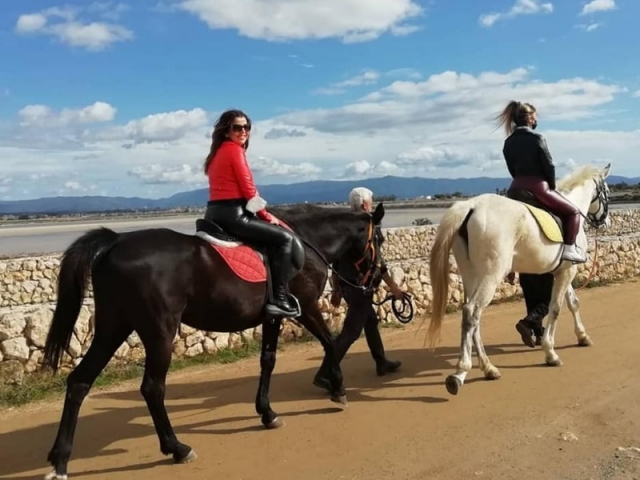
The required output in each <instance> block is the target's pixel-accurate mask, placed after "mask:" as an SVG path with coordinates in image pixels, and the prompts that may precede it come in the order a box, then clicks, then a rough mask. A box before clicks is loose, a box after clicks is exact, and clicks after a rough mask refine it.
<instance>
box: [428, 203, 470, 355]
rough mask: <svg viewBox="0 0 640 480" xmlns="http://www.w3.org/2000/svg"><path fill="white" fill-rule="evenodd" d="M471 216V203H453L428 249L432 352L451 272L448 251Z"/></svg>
mask: <svg viewBox="0 0 640 480" xmlns="http://www.w3.org/2000/svg"><path fill="white" fill-rule="evenodd" d="M472 213H473V204H472V203H471V202H469V201H464V202H457V203H455V204H453V205H452V206H451V207H450V208H449V210H447V212H446V213H445V214H444V216H443V217H442V219H441V220H440V225H439V226H438V230H437V232H436V238H435V241H434V242H433V247H432V248H431V255H430V258H429V276H430V277H431V289H432V292H433V300H432V302H431V322H430V323H429V329H428V330H427V337H426V340H427V342H428V343H429V346H430V348H431V349H433V348H434V347H435V344H436V342H437V341H439V340H440V328H441V327H442V319H443V318H444V315H445V313H446V311H447V303H448V300H449V271H450V267H449V252H450V251H451V247H452V246H453V241H454V240H455V237H456V235H457V234H458V233H459V232H460V227H462V226H463V225H464V224H465V223H466V222H467V220H468V219H469V217H470V216H471V214H472ZM436 336H437V338H436Z"/></svg>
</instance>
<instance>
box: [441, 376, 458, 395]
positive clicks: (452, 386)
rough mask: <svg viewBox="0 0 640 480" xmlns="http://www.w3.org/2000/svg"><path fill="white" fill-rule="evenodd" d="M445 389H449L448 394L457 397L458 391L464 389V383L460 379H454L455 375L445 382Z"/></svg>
mask: <svg viewBox="0 0 640 480" xmlns="http://www.w3.org/2000/svg"><path fill="white" fill-rule="evenodd" d="M444 385H445V387H447V392H449V393H450V394H451V395H457V394H458V390H459V389H460V387H462V382H461V381H460V379H459V378H458V377H454V376H453V375H449V376H448V377H447V379H446V380H445V382H444Z"/></svg>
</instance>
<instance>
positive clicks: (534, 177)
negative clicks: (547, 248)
mask: <svg viewBox="0 0 640 480" xmlns="http://www.w3.org/2000/svg"><path fill="white" fill-rule="evenodd" d="M498 118H499V120H500V124H503V125H504V126H505V130H506V132H507V135H508V137H507V139H506V140H505V141H504V148H503V150H502V153H503V155H504V158H505V161H506V163H507V168H508V169H509V173H510V174H511V177H512V178H513V181H512V182H511V185H510V187H509V190H510V191H515V190H528V191H529V192H531V194H532V195H533V196H534V197H535V198H536V199H537V200H538V202H540V203H541V204H542V205H544V206H545V207H546V208H547V209H548V210H549V211H551V212H552V213H555V214H556V215H558V216H559V217H561V218H562V222H563V226H564V232H563V233H564V235H563V237H564V244H565V245H564V251H563V253H562V258H563V260H568V261H570V262H573V263H584V262H586V261H587V255H586V254H585V252H583V251H582V250H581V249H579V248H578V247H577V246H576V244H575V242H576V237H577V236H578V231H579V228H580V211H579V210H578V209H577V208H576V206H575V205H574V204H573V203H571V202H570V201H569V200H567V199H566V198H565V197H564V196H562V195H561V194H560V193H558V192H557V191H556V189H555V188H556V171H555V166H554V165H553V159H552V158H551V153H549V149H548V148H547V142H546V141H545V139H544V137H543V136H542V135H540V134H539V133H536V132H534V130H535V128H536V126H537V125H538V119H537V112H536V109H535V107H533V105H531V104H530V103H520V102H515V101H512V102H510V103H509V104H508V105H507V106H506V107H505V109H504V110H503V112H502V113H501V114H500V115H499V117H498ZM507 196H510V195H509V192H507Z"/></svg>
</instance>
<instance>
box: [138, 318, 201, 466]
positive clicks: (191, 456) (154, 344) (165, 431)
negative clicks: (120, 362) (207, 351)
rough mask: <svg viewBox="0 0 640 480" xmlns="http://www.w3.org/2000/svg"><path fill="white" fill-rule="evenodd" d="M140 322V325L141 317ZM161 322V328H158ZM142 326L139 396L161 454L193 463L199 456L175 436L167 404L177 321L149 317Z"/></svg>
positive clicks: (176, 319) (178, 460)
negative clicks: (167, 390) (152, 427)
mask: <svg viewBox="0 0 640 480" xmlns="http://www.w3.org/2000/svg"><path fill="white" fill-rule="evenodd" d="M138 321H139V322H140V318H139V319H138ZM158 322H160V323H161V325H158ZM140 323H144V324H145V325H144V329H143V330H142V331H138V335H139V336H140V340H141V341H142V344H143V345H144V349H145V353H146V358H145V362H144V376H143V378H142V383H141V384H140V393H141V394H142V396H143V397H144V400H145V402H146V404H147V408H148V409H149V414H150V415H151V418H152V420H153V425H154V427H155V429H156V434H157V435H158V440H159V442H160V451H161V452H162V453H163V454H164V455H173V460H174V461H175V462H176V463H188V462H191V461H193V460H195V459H196V458H197V455H196V453H195V452H194V451H193V449H192V448H191V447H190V446H189V445H185V444H183V443H180V441H179V440H178V438H177V437H176V434H175V432H174V431H173V427H172V426H171V420H169V415H168V414H167V409H166V406H165V403H164V397H165V390H166V379H167V372H168V371H169V365H170V364H171V354H172V351H173V339H174V338H175V335H176V332H177V330H178V324H179V321H178V318H177V317H176V318H175V319H173V318H171V317H169V318H167V317H162V316H159V317H157V319H151V318H149V319H148V321H147V322H140ZM150 328H153V331H150Z"/></svg>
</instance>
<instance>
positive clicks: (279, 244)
mask: <svg viewBox="0 0 640 480" xmlns="http://www.w3.org/2000/svg"><path fill="white" fill-rule="evenodd" d="M250 133H251V120H250V119H249V117H248V116H247V115H246V114H245V113H244V112H242V111H241V110H228V111H226V112H224V113H223V114H222V115H221V116H220V118H219V119H218V121H217V122H216V124H215V127H214V130H213V134H212V135H211V137H212V142H211V151H210V152H209V155H208V156H207V158H206V160H205V163H204V171H205V174H206V175H207V176H208V177H209V202H208V203H207V211H206V213H205V218H206V219H207V220H212V221H214V222H216V223H217V224H218V225H220V226H221V227H222V228H224V229H225V230H226V231H228V232H229V233H230V234H232V235H235V236H237V237H238V238H240V239H243V240H246V241H250V242H255V243H258V244H261V245H267V246H269V247H271V249H270V250H271V251H270V252H269V260H270V267H271V278H272V281H273V304H271V303H269V304H267V306H266V311H267V313H268V314H270V315H273V316H280V317H283V316H284V317H297V316H299V312H298V309H297V307H295V306H292V305H290V303H289V298H288V294H287V288H286V282H287V278H286V272H288V271H289V270H290V265H291V253H292V248H293V242H294V239H293V237H292V235H291V233H289V231H288V230H286V229H285V228H283V227H281V226H280V225H279V224H278V219H277V218H275V217H274V216H273V215H271V214H270V213H269V212H267V210H266V209H265V207H266V205H267V202H266V201H265V200H264V199H262V198H261V197H260V195H259V193H258V191H257V189H256V186H255V184H254V183H253V175H252V173H251V169H250V168H249V165H248V163H247V158H246V156H245V152H246V150H247V148H248V147H249V136H250Z"/></svg>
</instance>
